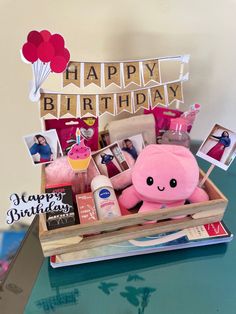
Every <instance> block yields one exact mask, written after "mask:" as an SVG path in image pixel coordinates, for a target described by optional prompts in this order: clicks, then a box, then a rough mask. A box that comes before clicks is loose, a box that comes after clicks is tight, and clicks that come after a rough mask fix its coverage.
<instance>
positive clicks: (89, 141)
mask: <svg viewBox="0 0 236 314" xmlns="http://www.w3.org/2000/svg"><path fill="white" fill-rule="evenodd" d="M71 122H72V123H73V124H71ZM45 128H46V130H51V129H56V131H57V134H58V138H59V141H60V144H61V148H62V151H63V154H64V155H66V154H67V153H68V151H69V150H70V148H71V146H72V145H73V144H75V143H76V129H77V128H79V129H80V132H81V135H82V137H83V138H84V139H85V145H86V146H88V147H90V148H91V150H92V151H97V150H98V118H94V117H88V118H66V119H59V120H57V119H50V120H45Z"/></svg>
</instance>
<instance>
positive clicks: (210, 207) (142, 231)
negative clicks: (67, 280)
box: [39, 167, 228, 256]
mask: <svg viewBox="0 0 236 314" xmlns="http://www.w3.org/2000/svg"><path fill="white" fill-rule="evenodd" d="M200 176H201V177H202V176H204V172H203V171H201V170H200ZM205 188H206V190H207V193H208V194H209V196H210V199H211V200H210V201H207V202H202V203H195V204H189V205H184V206H178V207H170V208H164V209H157V210H155V211H151V212H146V213H137V214H131V215H127V216H122V217H117V218H114V219H107V220H100V221H95V222H93V223H89V224H82V225H74V226H69V227H64V228H59V229H55V230H50V231H48V230H47V226H46V220H45V215H40V231H39V237H40V241H41V243H42V248H43V251H44V254H45V256H48V255H54V254H62V253H67V252H73V251H74V250H78V249H84V248H90V247H96V246H99V245H104V244H109V243H115V242H121V241H123V240H128V239H133V238H137V237H143V236H148V235H151V234H157V233H162V232H168V231H174V230H179V229H183V228H189V227H193V226H198V225H202V224H206V223H210V222H215V221H217V220H220V219H221V218H222V217H223V214H224V211H225V208H226V206H227V203H228V200H227V199H226V197H225V196H224V195H223V194H222V193H221V191H220V190H219V189H218V188H217V187H216V186H215V184H214V183H213V182H212V181H211V180H210V179H207V181H206V182H205ZM44 191H45V169H44V167H43V169H42V192H44ZM181 215H192V218H191V217H185V218H183V219H178V220H167V219H170V218H172V217H176V216H181ZM153 220H154V221H155V220H158V222H157V223H155V224H144V223H145V222H147V221H153ZM163 220H164V221H163ZM165 220H167V221H165ZM140 225H141V226H140ZM121 228H123V229H121ZM114 230H116V231H114ZM103 231H106V232H104V233H101V232H103ZM94 233H100V234H97V235H93V236H89V237H84V238H82V236H84V235H87V234H94Z"/></svg>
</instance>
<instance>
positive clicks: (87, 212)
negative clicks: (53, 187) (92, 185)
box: [76, 192, 98, 224]
mask: <svg viewBox="0 0 236 314" xmlns="http://www.w3.org/2000/svg"><path fill="white" fill-rule="evenodd" d="M76 203H77V206H78V212H79V220H80V223H81V224H85V223H89V222H93V221H96V220H98V216H97V211H96V207H95V204H94V200H93V193H91V192H89V193H83V194H77V195H76Z"/></svg>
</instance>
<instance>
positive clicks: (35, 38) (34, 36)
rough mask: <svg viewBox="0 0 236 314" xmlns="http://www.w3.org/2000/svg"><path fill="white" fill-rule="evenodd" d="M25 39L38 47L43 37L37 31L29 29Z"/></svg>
mask: <svg viewBox="0 0 236 314" xmlns="http://www.w3.org/2000/svg"><path fill="white" fill-rule="evenodd" d="M27 41H28V42H29V43H31V44H33V45H35V46H36V47H38V46H39V45H40V44H41V42H42V41H43V38H42V36H41V34H40V33H39V32H38V31H31V32H30V33H29V34H28V36H27Z"/></svg>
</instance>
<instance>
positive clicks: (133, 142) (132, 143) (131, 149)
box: [118, 134, 145, 160]
mask: <svg viewBox="0 0 236 314" xmlns="http://www.w3.org/2000/svg"><path fill="white" fill-rule="evenodd" d="M118 144H119V146H120V147H121V149H122V151H125V152H127V153H129V154H130V155H131V156H132V157H133V159H134V160H136V159H137V158H138V155H139V154H140V153H141V151H142V150H143V149H144V147H145V145H144V140H143V135H142V134H137V135H133V136H129V137H127V138H124V139H123V140H121V141H118Z"/></svg>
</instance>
